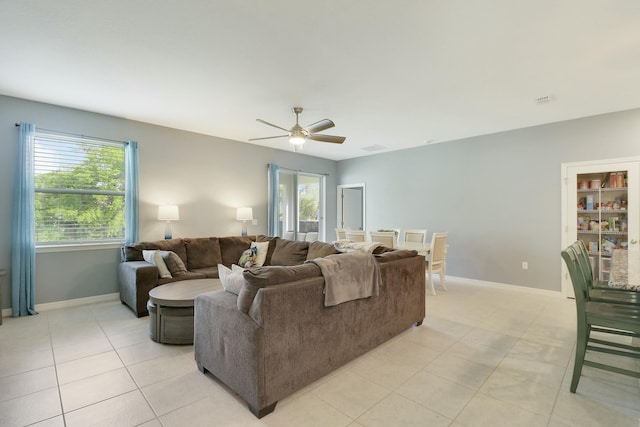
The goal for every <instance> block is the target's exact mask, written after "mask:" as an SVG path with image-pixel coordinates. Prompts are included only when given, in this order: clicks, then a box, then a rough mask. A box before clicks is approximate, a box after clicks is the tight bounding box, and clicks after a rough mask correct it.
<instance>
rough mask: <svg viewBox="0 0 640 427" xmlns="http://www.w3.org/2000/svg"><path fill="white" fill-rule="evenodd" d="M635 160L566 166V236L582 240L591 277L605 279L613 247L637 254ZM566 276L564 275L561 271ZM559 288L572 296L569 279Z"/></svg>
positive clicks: (638, 215) (638, 217) (638, 214)
mask: <svg viewBox="0 0 640 427" xmlns="http://www.w3.org/2000/svg"><path fill="white" fill-rule="evenodd" d="M639 171H640V167H639V163H638V162H613V163H608V164H597V165H585V166H575V167H570V168H568V169H567V172H568V174H567V205H568V207H567V212H568V213H567V224H568V225H567V239H566V243H567V244H570V243H572V242H574V241H576V240H582V241H583V242H584V243H585V245H586V247H587V250H588V251H589V257H590V259H591V265H592V267H593V272H594V279H596V280H602V281H608V280H609V277H610V272H611V259H612V255H613V251H614V250H615V249H622V250H627V251H629V252H628V256H629V257H630V259H631V257H635V259H637V258H638V256H639V255H640V251H639V246H638V232H639V230H638V228H639V227H638V223H639V220H640V209H639V204H638V202H639V195H638V189H639V187H640V185H639V178H640V176H639ZM565 276H566V275H565ZM563 291H564V293H565V294H566V295H567V296H573V289H572V287H571V282H568V283H563Z"/></svg>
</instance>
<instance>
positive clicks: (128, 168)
mask: <svg viewBox="0 0 640 427" xmlns="http://www.w3.org/2000/svg"><path fill="white" fill-rule="evenodd" d="M124 169H125V180H126V182H125V190H124V218H125V227H124V242H125V244H130V243H134V242H137V241H138V240H139V232H140V230H139V225H138V224H139V195H138V180H139V179H138V143H137V142H136V141H127V144H126V145H125V149H124Z"/></svg>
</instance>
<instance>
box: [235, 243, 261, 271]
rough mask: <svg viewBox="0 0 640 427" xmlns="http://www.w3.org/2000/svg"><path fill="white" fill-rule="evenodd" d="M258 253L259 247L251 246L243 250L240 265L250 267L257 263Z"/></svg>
mask: <svg viewBox="0 0 640 427" xmlns="http://www.w3.org/2000/svg"><path fill="white" fill-rule="evenodd" d="M257 255H258V248H256V247H253V248H249V249H247V250H246V251H244V252H242V255H240V261H238V265H239V266H240V267H244V268H250V267H253V266H254V265H256V257H257Z"/></svg>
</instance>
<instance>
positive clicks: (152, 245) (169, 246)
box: [140, 238, 187, 265]
mask: <svg viewBox="0 0 640 427" xmlns="http://www.w3.org/2000/svg"><path fill="white" fill-rule="evenodd" d="M140 246H142V249H147V250H154V249H157V250H161V251H171V252H175V253H176V255H178V256H179V257H180V259H181V260H182V262H183V263H184V264H185V265H187V249H186V248H185V246H184V240H182V239H180V238H179V239H169V240H155V241H153V242H142V243H140Z"/></svg>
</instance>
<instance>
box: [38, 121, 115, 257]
mask: <svg viewBox="0 0 640 427" xmlns="http://www.w3.org/2000/svg"><path fill="white" fill-rule="evenodd" d="M34 185H35V200H34V207H35V234H36V236H35V237H36V245H38V246H45V245H58V244H73V243H101V242H122V241H124V237H125V145H124V143H117V142H107V141H101V140H95V139H84V138H72V137H65V136H58V135H48V134H43V133H36V135H35V141H34Z"/></svg>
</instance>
